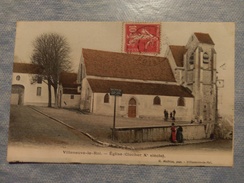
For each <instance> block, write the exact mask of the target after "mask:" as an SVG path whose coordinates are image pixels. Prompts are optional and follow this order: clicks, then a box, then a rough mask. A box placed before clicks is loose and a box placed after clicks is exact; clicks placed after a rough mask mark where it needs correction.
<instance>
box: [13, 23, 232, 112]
mask: <svg viewBox="0 0 244 183" xmlns="http://www.w3.org/2000/svg"><path fill="white" fill-rule="evenodd" d="M160 24H161V51H160V54H159V55H158V56H162V57H163V56H165V55H164V54H165V50H166V47H167V46H166V40H167V42H168V43H169V44H171V45H182V46H184V45H186V44H187V42H188V39H189V38H190V36H191V35H192V34H193V33H194V32H202V33H208V34H209V35H210V36H211V38H212V40H213V42H214V43H215V50H216V52H217V71H218V78H219V79H223V80H224V88H221V89H219V90H220V94H221V96H220V99H221V100H223V101H220V102H221V103H220V104H221V105H220V111H223V112H224V113H226V114H228V115H230V114H232V113H233V109H234V39H235V24H234V23H198V22H189V23H186V22H181V23H180V22H164V23H163V22H161V23H160ZM48 32H54V33H59V34H60V35H63V36H64V37H66V38H67V41H68V43H69V45H70V47H71V51H72V52H71V55H70V56H71V59H72V63H73V71H74V72H77V70H78V67H77V66H78V64H79V61H80V58H81V50H82V48H90V49H96V50H104V51H114V52H123V38H124V35H123V23H122V22H18V23H17V28H16V41H15V53H14V55H15V62H26V63H30V56H31V53H32V50H33V46H32V44H33V41H34V40H35V39H36V38H37V37H38V36H39V35H41V34H42V33H48ZM223 65H224V66H223ZM220 66H222V67H220Z"/></svg>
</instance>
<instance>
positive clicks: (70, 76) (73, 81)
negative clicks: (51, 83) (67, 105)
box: [59, 72, 79, 90]
mask: <svg viewBox="0 0 244 183" xmlns="http://www.w3.org/2000/svg"><path fill="white" fill-rule="evenodd" d="M59 83H60V84H62V86H63V88H75V89H76V90H77V86H79V84H77V74H76V73H69V72H61V73H60V75H59Z"/></svg>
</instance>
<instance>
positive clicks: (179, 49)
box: [169, 45, 187, 67]
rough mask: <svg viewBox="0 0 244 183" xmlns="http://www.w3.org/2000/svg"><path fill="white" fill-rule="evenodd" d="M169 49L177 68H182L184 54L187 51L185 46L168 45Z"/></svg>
mask: <svg viewBox="0 0 244 183" xmlns="http://www.w3.org/2000/svg"><path fill="white" fill-rule="evenodd" d="M169 48H170V50H171V52H172V54H173V57H174V59H175V63H176V65H177V67H183V66H184V54H185V53H186V51H187V49H186V48H185V46H175V45H170V46H169Z"/></svg>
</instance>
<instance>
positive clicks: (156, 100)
mask: <svg viewBox="0 0 244 183" xmlns="http://www.w3.org/2000/svg"><path fill="white" fill-rule="evenodd" d="M153 105H161V100H160V98H159V96H156V97H154V99H153Z"/></svg>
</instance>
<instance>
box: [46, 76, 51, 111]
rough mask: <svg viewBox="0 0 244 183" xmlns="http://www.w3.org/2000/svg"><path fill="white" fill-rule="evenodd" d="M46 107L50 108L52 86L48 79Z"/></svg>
mask: <svg viewBox="0 0 244 183" xmlns="http://www.w3.org/2000/svg"><path fill="white" fill-rule="evenodd" d="M47 85H48V107H52V86H51V81H50V79H48V84H47Z"/></svg>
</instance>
